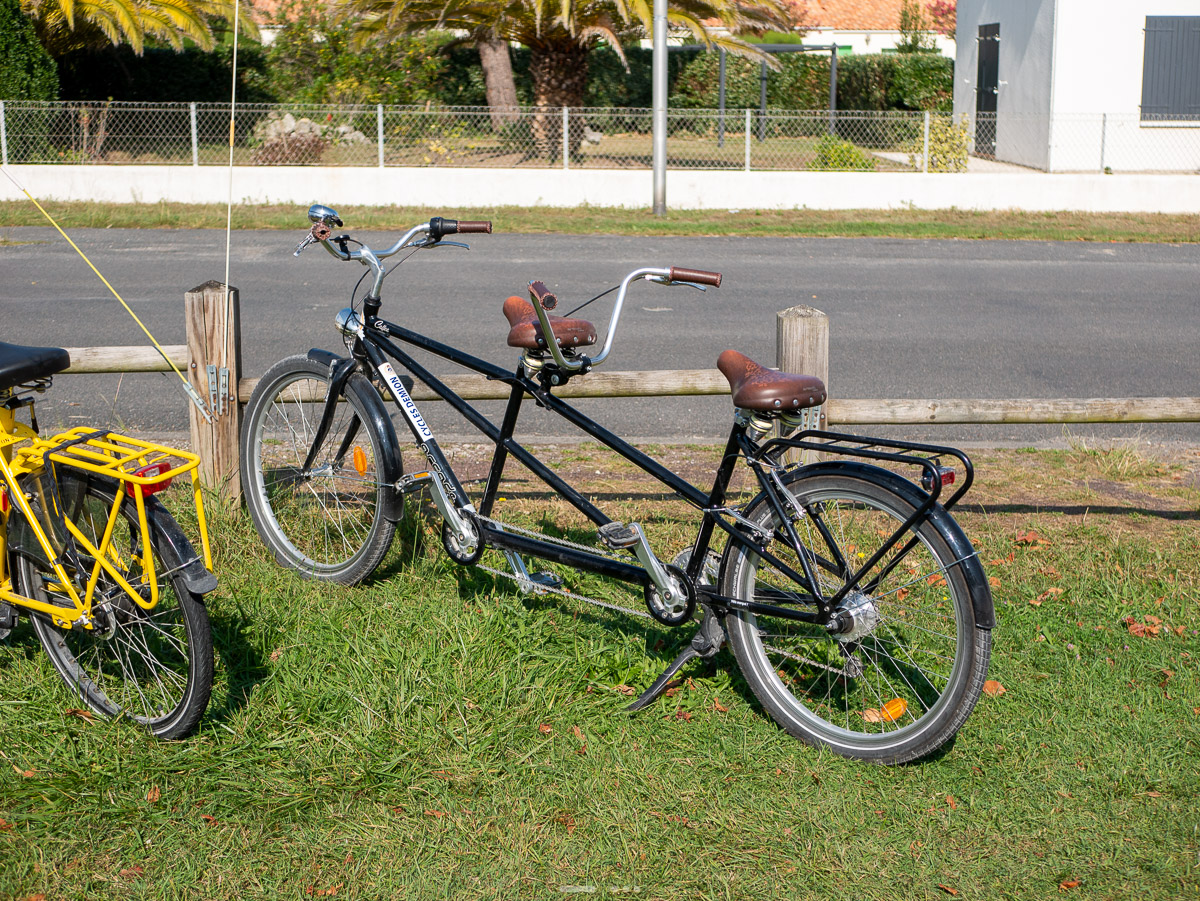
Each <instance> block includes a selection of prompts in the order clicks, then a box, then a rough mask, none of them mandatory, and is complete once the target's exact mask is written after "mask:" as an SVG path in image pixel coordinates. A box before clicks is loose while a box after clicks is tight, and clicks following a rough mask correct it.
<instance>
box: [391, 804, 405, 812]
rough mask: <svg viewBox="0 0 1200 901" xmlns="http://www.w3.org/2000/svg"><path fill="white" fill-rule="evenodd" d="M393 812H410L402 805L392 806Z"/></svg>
mask: <svg viewBox="0 0 1200 901" xmlns="http://www.w3.org/2000/svg"><path fill="white" fill-rule="evenodd" d="M392 813H408V811H406V810H405V809H404V808H403V807H400V806H399V805H397V806H395V807H393V808H392Z"/></svg>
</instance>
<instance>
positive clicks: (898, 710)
mask: <svg viewBox="0 0 1200 901" xmlns="http://www.w3.org/2000/svg"><path fill="white" fill-rule="evenodd" d="M906 710H908V701H906V700H904V698H892V699H891V700H890V701H888V702H887V703H886V704H884V705H883V707H881V708H880V709H879V716H880V719H882V720H883V721H884V722H885V723H894V722H896V720H898V719H900V717H902V716H904V711H906Z"/></svg>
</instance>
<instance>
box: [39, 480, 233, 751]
mask: <svg viewBox="0 0 1200 901" xmlns="http://www.w3.org/2000/svg"><path fill="white" fill-rule="evenodd" d="M119 490H120V487H119V486H118V485H117V484H116V483H115V482H112V481H109V480H107V479H97V478H88V477H86V476H80V475H76V474H74V473H72V472H71V471H69V470H66V469H65V468H60V470H59V477H58V492H59V498H60V502H61V505H62V510H63V515H64V517H66V518H68V519H70V520H71V521H72V522H73V523H74V524H75V525H76V526H77V527H78V528H79V530H80V531H81V532H82V533H83V534H84V535H85V536H86V537H87V539H88V540H89V541H90V542H91V543H92V544H93V545H95V546H99V545H100V542H101V538H102V537H103V535H104V530H105V527H106V526H107V525H108V520H109V512H110V511H111V510H112V506H113V502H114V500H115V499H116V492H117V491H119ZM146 506H147V508H148V510H147V512H148V513H150V514H152V515H151V516H150V539H151V551H152V554H153V559H154V569H155V573H156V574H157V576H158V583H159V595H158V603H157V604H156V605H155V606H154V609H152V610H144V609H143V608H141V607H140V606H138V605H137V604H136V603H135V602H134V601H133V600H132V599H131V598H130V597H129V595H128V593H127V592H126V591H125V590H124V589H122V588H121V587H120V586H118V585H117V583H116V582H114V581H112V579H111V577H109V576H108V575H106V574H105V573H104V571H103V570H102V571H101V575H100V579H99V582H98V584H97V586H96V591H95V594H94V597H95V598H96V601H95V602H94V603H93V617H94V619H95V621H96V623H95V628H94V629H90V630H88V629H71V630H64V629H60V628H58V627H57V626H55V625H54V624H53V623H51V621H50V618H49V617H48V616H46V615H45V614H42V613H33V614H32V615H31V619H32V622H33V628H34V631H35V632H36V633H37V636H38V638H39V639H40V640H41V642H42V647H43V648H45V650H46V653H47V654H48V655H49V656H50V660H51V661H52V662H53V663H54V668H55V669H56V670H57V671H58V673H59V675H60V676H62V678H63V680H64V681H65V682H66V683H67V685H68V686H70V687H71V688H72V689H73V690H74V691H75V692H76V693H77V694H78V695H79V697H80V698H81V699H82V700H83V702H84V703H85V704H87V706H88V707H89V708H91V709H92V710H93V711H95V712H96V713H99V714H101V715H102V716H107V717H117V716H128V717H130V718H131V719H133V720H135V721H137V722H138V723H141V724H142V725H143V726H145V727H146V728H147V729H149V730H150V731H151V732H152V733H154V734H155V735H156V736H158V737H159V738H182V737H183V736H184V735H186V734H188V733H189V732H191V731H192V729H193V728H195V726H196V724H197V723H198V722H199V721H200V717H201V716H202V715H203V714H204V710H205V708H206V707H207V706H208V699H209V694H210V693H211V691H212V679H213V645H212V629H211V627H210V625H209V620H208V611H207V610H206V609H205V606H204V603H203V602H202V601H201V599H200V597H199V596H198V595H196V594H194V593H193V592H191V591H189V590H188V587H187V584H186V582H185V580H184V578H183V574H182V570H181V568H180V567H181V564H182V563H183V561H180V560H176V559H175V558H174V553H173V552H172V551H171V550H170V548H171V543H170V541H168V540H167V539H166V537H165V536H164V534H163V533H162V532H161V527H160V526H158V525H156V522H155V520H156V519H158V518H159V517H161V518H163V519H166V518H168V514H167V513H166V511H165V510H163V509H162V508H161V505H159V503H158V501H157V499H155V498H152V497H151V498H146ZM110 547H111V550H110V552H109V558H108V559H109V560H110V561H112V562H114V563H116V564H117V565H118V567H119V568H120V569H121V571H122V574H123V575H124V576H125V578H126V580H127V581H128V582H129V583H130V584H131V585H133V586H134V587H135V588H138V589H139V590H140V591H141V593H142V596H143V598H146V599H148V598H149V597H150V589H149V585H148V584H147V583H146V582H145V580H144V572H143V570H142V536H141V529H140V527H139V526H138V517H137V509H136V507H135V506H134V502H133V500H132V499H130V498H126V500H125V503H123V504H122V505H121V512H120V521H119V522H118V523H117V524H116V526H115V528H114V530H113V535H112V541H111V546H110ZM77 551H78V552H79V554H80V565H81V567H82V568H83V569H84V570H88V571H90V569H91V563H92V561H91V560H89V559H88V558H87V557H85V556H84V551H83V549H82V548H77ZM39 556H40V555H39V554H28V553H22V554H19V555H18V558H17V559H18V562H17V567H16V576H17V580H18V582H19V583H20V585H21V591H22V592H23V593H24V594H26V595H27V596H29V597H32V598H35V599H37V600H40V601H43V602H44V603H48V604H61V605H62V606H73V605H72V604H71V603H70V601H69V600H65V599H64V598H63V595H62V594H61V593H60V592H55V591H54V590H53V585H54V584H55V583H56V582H57V581H58V579H57V577H56V576H55V574H54V572H53V570H52V569H51V567H50V566H49V564H48V563H47V562H46V561H44V560H40V559H38V558H39ZM88 574H89V573H88V572H73V573H72V574H71V575H72V576H73V578H74V579H75V581H76V590H77V591H79V592H81V593H82V592H83V591H84V590H85V588H86V579H87V576H88Z"/></svg>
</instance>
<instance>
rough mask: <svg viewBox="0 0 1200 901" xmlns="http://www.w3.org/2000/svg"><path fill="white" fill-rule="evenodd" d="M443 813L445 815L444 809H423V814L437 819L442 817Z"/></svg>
mask: <svg viewBox="0 0 1200 901" xmlns="http://www.w3.org/2000/svg"><path fill="white" fill-rule="evenodd" d="M445 815H446V811H444V810H427V811H425V816H427V817H435V818H436V819H439V820H440V819H441V818H442V817H444V816H445Z"/></svg>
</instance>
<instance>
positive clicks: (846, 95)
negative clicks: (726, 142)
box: [671, 52, 954, 111]
mask: <svg viewBox="0 0 1200 901" xmlns="http://www.w3.org/2000/svg"><path fill="white" fill-rule="evenodd" d="M778 60H779V63H780V65H781V70H780V71H768V73H767V106H768V107H772V108H775V109H793V110H806V109H826V108H827V107H828V106H829V56H828V55H827V54H816V53H787V54H780V55H779V56H778ZM718 71H719V55H718V54H717V53H712V52H710V53H701V54H698V55H697V57H696V58H695V59H694V60H691V61H690V62H689V63H688V65H687V66H686V67H685V68H684V70H683V71H682V72H681V73H680V75H679V77H678V78H677V79H676V82H675V87H674V90H673V92H672V96H671V105H672V106H675V107H684V108H689V109H713V108H715V107H716V106H717V104H718V97H719V94H718ZM760 71H761V66H760V64H759V63H757V62H752V61H750V60H747V59H744V58H741V57H735V56H732V55H728V54H727V55H726V58H725V106H726V107H727V108H730V109H735V108H741V107H752V108H757V107H758V105H759V91H760V86H759V73H760ZM953 97H954V61H953V60H951V59H949V58H947V57H944V56H941V55H939V54H935V53H886V54H885V53H876V54H854V55H849V56H839V57H838V89H837V106H838V109H843V110H878V111H883V110H923V109H929V110H943V111H949V110H950V108H951V104H952V101H953Z"/></svg>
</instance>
